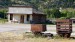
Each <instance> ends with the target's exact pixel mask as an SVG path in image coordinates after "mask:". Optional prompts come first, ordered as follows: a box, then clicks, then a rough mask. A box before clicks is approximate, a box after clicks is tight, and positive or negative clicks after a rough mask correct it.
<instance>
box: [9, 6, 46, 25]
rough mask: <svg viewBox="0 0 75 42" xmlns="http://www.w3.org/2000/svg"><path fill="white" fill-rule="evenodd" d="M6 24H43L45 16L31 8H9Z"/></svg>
mask: <svg viewBox="0 0 75 42" xmlns="http://www.w3.org/2000/svg"><path fill="white" fill-rule="evenodd" d="M8 22H14V23H26V24H28V23H45V22H46V15H45V14H44V13H43V12H41V11H38V10H36V9H34V8H33V7H31V6H10V7H9V8H8Z"/></svg>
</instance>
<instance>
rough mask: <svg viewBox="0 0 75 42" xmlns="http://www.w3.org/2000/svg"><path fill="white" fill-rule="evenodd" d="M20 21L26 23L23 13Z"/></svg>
mask: <svg viewBox="0 0 75 42" xmlns="http://www.w3.org/2000/svg"><path fill="white" fill-rule="evenodd" d="M20 23H24V15H21V17H20Z"/></svg>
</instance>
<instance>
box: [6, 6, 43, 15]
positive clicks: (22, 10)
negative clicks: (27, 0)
mask: <svg viewBox="0 0 75 42" xmlns="http://www.w3.org/2000/svg"><path fill="white" fill-rule="evenodd" d="M7 13H9V14H33V13H35V14H44V13H43V12H41V11H38V10H36V9H33V8H32V7H23V6H22V7H9V8H8V12H7Z"/></svg>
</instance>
